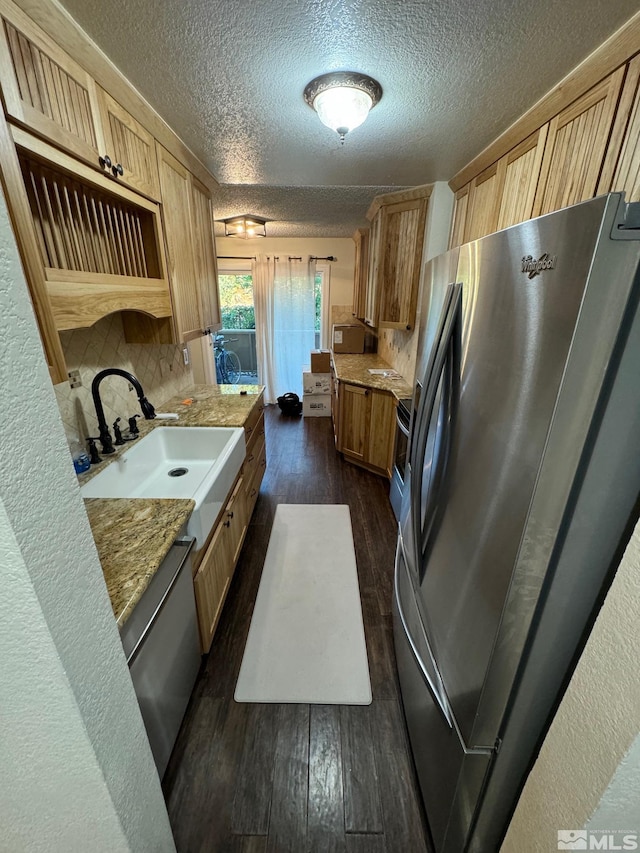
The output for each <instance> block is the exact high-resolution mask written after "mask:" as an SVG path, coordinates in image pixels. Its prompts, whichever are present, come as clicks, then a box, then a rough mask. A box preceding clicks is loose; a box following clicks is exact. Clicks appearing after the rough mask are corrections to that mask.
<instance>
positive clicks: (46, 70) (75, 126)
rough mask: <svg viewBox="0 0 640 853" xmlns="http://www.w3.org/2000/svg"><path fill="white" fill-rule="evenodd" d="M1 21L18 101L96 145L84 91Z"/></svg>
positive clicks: (22, 36)
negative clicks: (9, 52) (4, 30)
mask: <svg viewBox="0 0 640 853" xmlns="http://www.w3.org/2000/svg"><path fill="white" fill-rule="evenodd" d="M4 24H5V27H6V33H7V39H8V43H9V50H10V51H11V59H12V61H13V67H14V71H15V74H16V79H17V83H18V88H19V91H20V97H21V98H22V100H23V101H24V102H25V103H26V104H28V105H29V106H31V107H32V108H33V109H34V110H36V111H38V112H40V113H42V115H44V116H46V117H47V118H49V119H51V120H52V121H54V122H55V123H56V124H57V125H59V126H60V127H62V128H64V129H65V130H67V131H69V133H71V134H73V135H74V136H77V137H78V138H79V139H82V140H83V141H84V142H86V143H87V144H88V145H90V146H91V147H92V148H97V141H96V135H95V129H94V123H93V118H92V115H91V102H90V99H89V93H88V92H87V90H86V89H85V88H84V87H83V86H82V85H80V83H78V81H77V80H75V79H74V78H73V77H72V76H71V75H69V74H68V73H67V72H66V71H65V70H64V69H63V68H61V66H60V65H58V63H56V62H54V61H53V60H52V59H51V58H50V57H49V56H47V54H46V53H44V52H43V51H42V50H40V48H38V46H37V45H35V44H34V43H33V42H32V41H30V40H29V39H28V38H27V37H26V36H25V35H23V34H22V33H21V32H20V31H19V30H17V29H16V28H15V27H13V26H12V25H11V24H10V23H9V22H8V21H5V22H4Z"/></svg>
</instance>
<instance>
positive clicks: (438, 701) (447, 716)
mask: <svg viewBox="0 0 640 853" xmlns="http://www.w3.org/2000/svg"><path fill="white" fill-rule="evenodd" d="M399 571H400V561H399V560H398V559H396V566H395V573H394V595H395V599H396V606H397V608H398V615H399V616H400V624H401V625H402V630H403V632H404V635H405V636H406V638H407V642H408V643H409V648H410V649H411V653H412V655H413V657H414V658H415V661H416V664H417V665H418V668H419V670H420V674H421V675H422V678H423V681H424V683H425V685H426V686H427V688H428V690H429V693H430V694H431V698H432V699H433V701H434V703H435V705H436V707H437V708H438V709H439V711H440V713H441V714H442V717H443V719H444V721H445V723H446V724H447V725H448V726H449V728H450V729H453V728H454V724H453V721H452V718H451V712H450V711H449V707H448V705H447V700H446V699H445V697H444V696H443V694H442V692H441V691H440V690H438V688H437V687H436V685H435V684H434V682H433V679H432V677H431V675H430V674H429V672H428V671H427V668H426V666H425V665H424V663H423V661H422V658H421V657H420V654H419V652H418V649H417V648H416V644H415V642H414V640H413V637H412V636H411V632H410V631H409V626H408V625H407V619H406V617H405V614H404V610H403V609H402V599H401V598H400V587H399V578H398V574H399ZM425 642H426V637H425ZM434 667H435V664H434Z"/></svg>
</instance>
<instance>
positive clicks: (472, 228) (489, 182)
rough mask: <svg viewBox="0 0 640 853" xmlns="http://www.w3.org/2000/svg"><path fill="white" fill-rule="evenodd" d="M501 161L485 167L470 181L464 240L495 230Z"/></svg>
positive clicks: (501, 177) (498, 203)
mask: <svg viewBox="0 0 640 853" xmlns="http://www.w3.org/2000/svg"><path fill="white" fill-rule="evenodd" d="M501 164H502V161H499V162H498V163H494V164H493V165H492V166H489V168H488V169H485V170H484V172H482V173H481V174H480V175H478V177H477V178H474V179H473V180H472V181H471V186H470V189H469V206H468V210H467V217H466V226H465V229H464V242H465V243H468V242H469V241H471V240H477V239H478V238H479V237H484V236H485V235H486V234H490V233H491V232H492V231H495V230H496V227H497V224H498V209H499V206H500V193H501V189H502V182H503V168H502V165H501Z"/></svg>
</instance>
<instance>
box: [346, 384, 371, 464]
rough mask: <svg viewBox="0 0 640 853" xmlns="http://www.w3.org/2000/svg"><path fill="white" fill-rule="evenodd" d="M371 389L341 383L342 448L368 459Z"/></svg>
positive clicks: (351, 453) (348, 452) (358, 458)
mask: <svg viewBox="0 0 640 853" xmlns="http://www.w3.org/2000/svg"><path fill="white" fill-rule="evenodd" d="M369 393H370V392H369V389H368V388H361V387H360V386H359V385H346V384H342V385H340V450H341V451H342V452H343V453H344V454H345V455H347V456H352V457H353V458H354V459H357V460H358V461H360V462H365V461H366V454H367V436H368V431H369V429H368V427H369Z"/></svg>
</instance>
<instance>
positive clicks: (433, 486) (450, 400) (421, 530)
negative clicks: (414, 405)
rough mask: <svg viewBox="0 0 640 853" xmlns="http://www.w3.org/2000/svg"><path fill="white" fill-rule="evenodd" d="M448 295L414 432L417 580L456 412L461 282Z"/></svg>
mask: <svg viewBox="0 0 640 853" xmlns="http://www.w3.org/2000/svg"><path fill="white" fill-rule="evenodd" d="M448 290H449V298H448V300H447V302H446V307H445V310H446V315H445V316H444V317H443V319H442V321H441V322H442V326H441V329H442V331H441V335H440V342H439V346H438V348H437V350H436V354H435V357H434V359H433V362H432V363H431V364H430V368H431V370H430V373H429V379H428V382H427V385H426V390H425V393H424V395H423V400H422V402H423V405H422V406H421V407H420V413H419V417H418V423H417V425H416V430H415V432H414V436H415V441H414V454H413V463H414V464H413V466H412V472H413V476H412V480H411V487H412V492H413V493H412V495H411V512H412V513H413V525H412V526H413V531H414V540H415V541H414V543H413V547H414V558H415V560H416V562H415V565H416V567H417V570H418V572H419V575H420V581H421V582H422V579H423V577H424V572H425V566H424V552H425V550H426V547H427V542H428V540H429V536H430V533H431V528H432V524H433V521H434V519H435V513H436V510H437V497H438V495H439V494H440V492H441V489H442V481H443V478H444V473H445V467H446V461H447V459H448V455H449V440H450V435H451V424H452V422H453V419H454V418H455V413H456V411H457V405H458V398H459V388H460V330H461V323H460V320H461V312H462V285H461V284H460V283H458V284H450V285H449V288H448ZM447 368H448V369H449V370H450V381H449V383H447V387H445V389H444V391H445V394H446V408H447V416H446V424H445V429H446V433H445V436H444V441H443V449H442V450H441V452H440V453H439V454H438V458H437V459H436V466H435V470H433V471H432V472H431V475H430V482H429V487H428V490H427V494H426V498H425V504H426V509H425V517H424V525H423V521H422V512H421V510H422V478H423V475H424V462H425V451H426V446H427V439H428V435H429V426H430V423H431V417H432V415H433V409H434V406H435V404H436V400H437V398H438V388H439V387H440V380H441V378H442V375H443V373H444V372H445V370H446V369H447Z"/></svg>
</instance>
